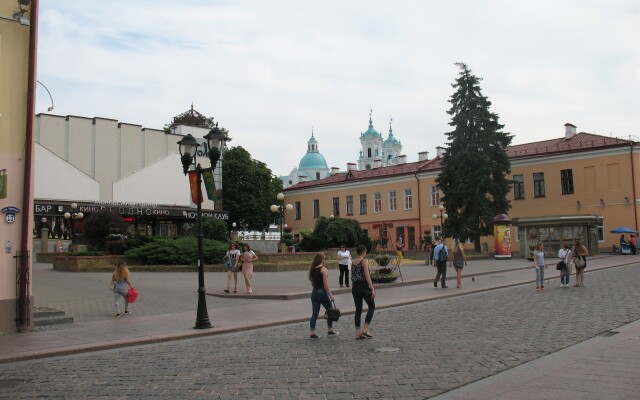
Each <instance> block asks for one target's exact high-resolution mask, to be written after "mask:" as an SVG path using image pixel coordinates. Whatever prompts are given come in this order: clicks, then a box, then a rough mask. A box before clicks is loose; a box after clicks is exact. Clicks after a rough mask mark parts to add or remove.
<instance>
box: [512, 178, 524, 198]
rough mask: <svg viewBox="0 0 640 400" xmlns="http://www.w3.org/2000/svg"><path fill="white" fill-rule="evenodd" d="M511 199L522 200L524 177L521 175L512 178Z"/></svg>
mask: <svg viewBox="0 0 640 400" xmlns="http://www.w3.org/2000/svg"><path fill="white" fill-rule="evenodd" d="M513 199H514V200H520V199H524V176H523V175H514V176H513Z"/></svg>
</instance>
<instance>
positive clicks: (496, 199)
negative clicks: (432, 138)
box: [436, 63, 513, 252]
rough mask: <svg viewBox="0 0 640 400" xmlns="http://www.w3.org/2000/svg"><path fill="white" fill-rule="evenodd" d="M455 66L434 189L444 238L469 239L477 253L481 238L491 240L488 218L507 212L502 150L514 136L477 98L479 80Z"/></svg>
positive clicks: (505, 157)
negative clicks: (444, 215) (444, 214)
mask: <svg viewBox="0 0 640 400" xmlns="http://www.w3.org/2000/svg"><path fill="white" fill-rule="evenodd" d="M455 65H456V66H458V67H459V68H460V74H459V77H458V79H457V80H456V82H455V83H454V84H452V86H453V88H454V89H455V92H454V93H453V95H452V96H451V99H450V100H449V102H450V103H451V109H449V111H447V113H448V114H449V115H451V116H452V117H451V122H449V125H451V126H452V127H453V130H452V131H451V132H447V133H446V135H447V139H448V142H447V145H448V148H447V150H446V152H445V154H444V156H443V160H442V167H443V169H442V172H441V173H440V174H439V175H438V178H437V179H436V183H437V185H438V187H439V188H440V190H442V193H443V195H444V196H443V198H442V201H443V203H444V206H445V208H446V212H447V214H448V216H449V218H448V219H447V220H446V222H445V224H444V234H445V235H446V236H450V237H458V238H460V239H461V240H465V239H467V238H471V239H473V241H474V244H475V250H476V251H477V252H480V251H481V248H480V237H481V236H484V235H492V234H493V218H494V217H495V216H496V215H497V214H502V213H507V211H508V210H509V208H510V202H509V200H508V199H507V193H509V191H510V189H511V182H510V181H509V180H508V179H507V175H508V174H509V173H510V172H511V163H510V162H509V157H508V155H507V147H508V146H509V144H511V139H512V137H513V136H512V135H510V134H508V133H505V132H502V128H504V125H501V124H500V123H499V122H498V115H497V114H495V113H493V112H491V111H490V110H489V108H490V107H491V102H490V101H489V100H488V99H487V97H485V96H483V95H482V91H481V88H480V84H479V83H480V80H481V78H478V77H477V76H475V75H473V74H472V73H471V70H470V69H469V67H467V65H466V64H463V63H456V64H455Z"/></svg>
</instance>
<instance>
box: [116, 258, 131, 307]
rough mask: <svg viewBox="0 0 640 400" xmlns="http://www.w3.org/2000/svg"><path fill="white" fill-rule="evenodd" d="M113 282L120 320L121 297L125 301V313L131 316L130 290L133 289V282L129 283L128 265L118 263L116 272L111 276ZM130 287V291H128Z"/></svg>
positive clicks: (122, 262)
mask: <svg viewBox="0 0 640 400" xmlns="http://www.w3.org/2000/svg"><path fill="white" fill-rule="evenodd" d="M111 282H112V284H113V297H114V299H115V303H116V318H120V317H121V316H122V314H121V313H120V297H122V298H123V299H124V313H125V314H126V315H129V314H131V310H129V289H133V286H132V285H131V282H130V281H129V269H128V268H127V263H126V262H124V261H118V263H117V264H116V270H115V271H114V272H113V275H111ZM127 286H129V289H127Z"/></svg>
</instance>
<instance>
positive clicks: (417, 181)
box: [413, 172, 422, 241]
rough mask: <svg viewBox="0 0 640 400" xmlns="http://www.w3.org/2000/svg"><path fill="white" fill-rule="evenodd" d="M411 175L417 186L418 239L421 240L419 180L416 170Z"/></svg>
mask: <svg viewBox="0 0 640 400" xmlns="http://www.w3.org/2000/svg"><path fill="white" fill-rule="evenodd" d="M413 176H415V178H416V183H417V186H418V237H419V238H420V241H422V203H421V202H420V180H419V179H418V173H417V172H415V173H414V174H413Z"/></svg>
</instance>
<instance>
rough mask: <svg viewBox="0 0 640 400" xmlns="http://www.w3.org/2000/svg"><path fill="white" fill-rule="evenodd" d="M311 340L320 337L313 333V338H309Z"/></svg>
mask: <svg viewBox="0 0 640 400" xmlns="http://www.w3.org/2000/svg"><path fill="white" fill-rule="evenodd" d="M309 339H320V336H318V335H316V334H315V333H313V334H311V336H309Z"/></svg>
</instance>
